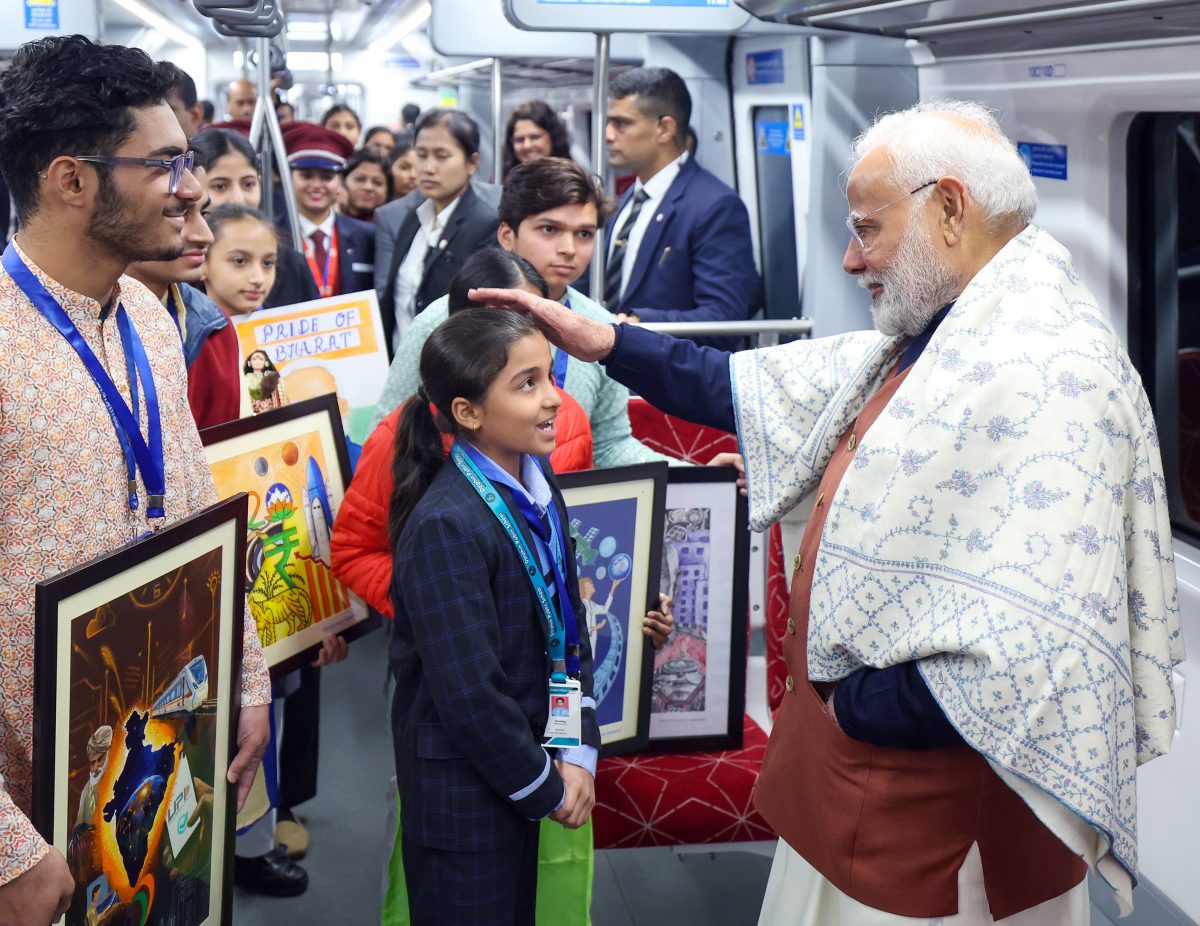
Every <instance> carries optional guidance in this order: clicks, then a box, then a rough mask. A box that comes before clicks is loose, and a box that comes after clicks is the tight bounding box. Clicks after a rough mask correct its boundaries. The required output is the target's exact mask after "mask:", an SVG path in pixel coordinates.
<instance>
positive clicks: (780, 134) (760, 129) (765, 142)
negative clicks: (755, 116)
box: [754, 119, 792, 157]
mask: <svg viewBox="0 0 1200 926" xmlns="http://www.w3.org/2000/svg"><path fill="white" fill-rule="evenodd" d="M754 139H755V147H757V148H758V152H759V154H769V155H782V156H783V157H787V156H788V155H789V154H791V153H792V143H791V139H790V138H788V124H787V123H786V122H767V121H766V120H765V119H764V120H758V121H755V123H754Z"/></svg>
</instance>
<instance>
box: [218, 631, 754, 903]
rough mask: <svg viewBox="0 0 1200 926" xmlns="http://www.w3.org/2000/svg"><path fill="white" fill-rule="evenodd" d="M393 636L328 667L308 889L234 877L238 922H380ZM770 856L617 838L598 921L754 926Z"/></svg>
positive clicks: (309, 811)
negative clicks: (682, 853) (268, 889)
mask: <svg viewBox="0 0 1200 926" xmlns="http://www.w3.org/2000/svg"><path fill="white" fill-rule="evenodd" d="M386 645H387V639H386V637H385V636H384V634H383V633H382V632H380V631H376V632H374V633H371V634H369V635H367V636H365V637H363V638H362V639H360V640H357V641H355V642H354V643H352V644H350V656H349V658H348V659H347V660H346V661H345V662H344V663H341V664H340V665H335V666H330V667H329V668H327V669H325V670H324V674H323V677H322V679H321V759H320V768H319V778H318V782H319V785H318V794H317V796H316V797H315V798H314V799H313V800H311V801H309V802H307V803H306V804H304V805H303V806H302V807H300V808H299V814H300V816H302V817H303V818H304V819H305V821H306V823H307V825H308V830H309V833H310V835H311V844H310V846H309V850H308V855H307V857H306V858H305V859H304V860H303V861H302V862H301V863H300V864H301V865H303V866H304V868H305V870H306V871H307V872H308V875H309V888H308V891H307V892H306V893H305V894H303V895H302V896H300V897H294V898H274V897H261V896H257V895H253V894H248V893H247V892H245V891H243V890H241V889H239V888H235V889H234V895H233V923H234V926H268V924H270V926H277V924H280V923H286V924H287V926H329V924H331V923H337V924H353V926H372V924H376V923H378V922H379V910H380V900H381V891H382V879H383V869H384V865H385V863H386V860H387V853H388V852H390V850H391V835H392V834H391V833H390V832H385V827H386V822H385V811H386V807H387V800H388V789H389V780H390V779H391V777H392V775H393V774H394V772H393V766H394V760H393V758H392V741H391V731H390V728H389V726H388V720H387V704H386V702H385V698H384V693H383V682H384V676H385V673H386V668H387V651H386ZM770 867H771V860H770V858H769V857H767V856H764V855H754V854H750V853H746V852H719V853H708V852H702V853H697V854H692V855H688V856H686V857H685V859H684V860H682V861H681V860H680V859H679V858H678V857H677V856H676V855H675V853H674V852H672V851H671V850H670V849H620V850H614V851H608V852H600V853H598V854H597V856H596V869H595V870H596V874H595V882H594V887H593V896H592V922H593V924H594V926H642V924H651V923H653V924H657V926H671V924H676V923H680V924H682V923H686V924H688V926H709V924H711V926H718V924H719V926H742V924H745V926H753V924H755V923H757V922H758V907H759V902H760V900H761V898H762V894H763V890H764V889H765V888H766V884H767V874H768V872H769V870H770Z"/></svg>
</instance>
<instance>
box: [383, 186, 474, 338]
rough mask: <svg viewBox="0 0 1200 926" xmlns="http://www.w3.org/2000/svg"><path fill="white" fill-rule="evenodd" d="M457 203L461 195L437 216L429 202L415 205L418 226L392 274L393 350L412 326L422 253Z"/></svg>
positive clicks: (433, 244) (432, 243) (433, 243)
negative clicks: (394, 326) (394, 315)
mask: <svg viewBox="0 0 1200 926" xmlns="http://www.w3.org/2000/svg"><path fill="white" fill-rule="evenodd" d="M460 202H462V196H459V197H458V199H456V200H454V202H452V203H451V204H450V205H449V206H447V207H446V208H445V209H443V210H442V211H441V213H440V214H439V213H437V212H436V211H435V208H436V207H435V206H434V203H433V200H432V199H427V200H425V201H424V202H423V203H421V205H419V206H417V221H418V222H419V223H420V225H419V227H418V228H417V233H416V234H415V235H413V240H412V244H411V245H409V247H408V253H407V254H405V255H404V260H403V261H401V262H400V269H399V270H397V271H396V303H395V305H394V306H393V311H394V312H395V313H396V328H395V330H394V331H393V332H392V350H393V351H395V350H396V349H397V348H398V347H399V346H400V340H401V338H403V337H404V335H405V333H406V332H407V331H408V326H409V325H410V324H412V320H413V314H414V312H413V310H414V309H415V308H416V302H417V292H418V291H419V290H420V289H421V281H422V280H423V279H424V278H425V254H426V252H427V251H428V250H429V249H430V248H435V247H437V246H438V242H440V241H441V238H442V232H443V231H444V230H445V228H446V225H447V224H448V223H449V222H450V216H452V215H453V214H454V210H455V209H456V208H457V207H458V204H459V203H460Z"/></svg>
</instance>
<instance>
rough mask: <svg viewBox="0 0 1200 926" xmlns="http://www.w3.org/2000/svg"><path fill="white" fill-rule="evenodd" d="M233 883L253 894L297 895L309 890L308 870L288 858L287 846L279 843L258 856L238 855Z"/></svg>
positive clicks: (234, 864)
mask: <svg viewBox="0 0 1200 926" xmlns="http://www.w3.org/2000/svg"><path fill="white" fill-rule="evenodd" d="M233 883H234V884H236V885H237V886H238V887H240V888H243V889H245V890H247V891H250V893H252V894H266V895H267V896H269V897H296V896H298V895H300V894H303V893H304V892H305V891H306V890H308V872H306V871H305V870H304V869H303V868H301V867H300V866H299V865H297V864H296V863H295V862H293V861H292V860H291V859H290V858H288V854H287V846H276V847H275V848H274V849H272V850H271V851H270V852H268V853H267V854H266V855H260V856H258V857H257V858H243V857H242V856H240V855H235V856H234V859H233Z"/></svg>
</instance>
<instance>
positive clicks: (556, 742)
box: [542, 678, 583, 749]
mask: <svg viewBox="0 0 1200 926" xmlns="http://www.w3.org/2000/svg"><path fill="white" fill-rule="evenodd" d="M581 701H582V698H581V695H580V690H579V680H578V679H574V678H568V679H567V680H566V681H565V682H551V683H550V709H549V710H548V711H547V712H546V738H545V739H544V740H543V741H542V745H544V746H555V747H558V748H561V749H571V748H573V747H575V746H578V745H579V744H580V743H581V742H582V739H581V735H580V731H581V730H582V723H581V722H580V715H581V714H582V713H583V708H582V706H581Z"/></svg>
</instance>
